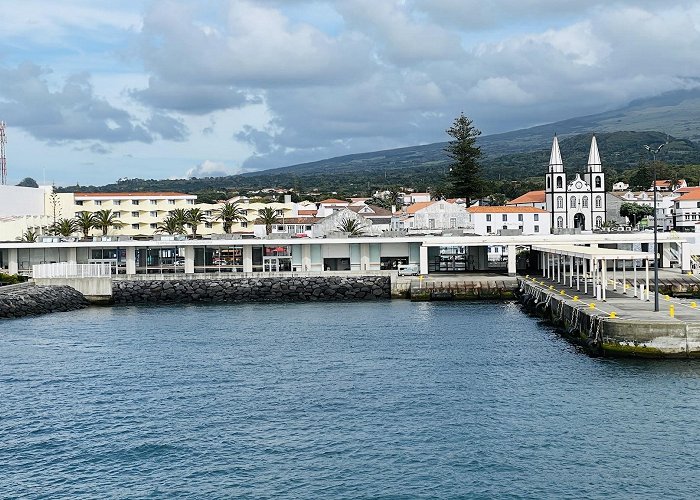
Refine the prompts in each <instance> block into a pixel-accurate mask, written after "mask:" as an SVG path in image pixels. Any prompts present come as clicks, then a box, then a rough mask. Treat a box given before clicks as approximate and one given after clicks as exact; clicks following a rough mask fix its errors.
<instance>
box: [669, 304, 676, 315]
mask: <svg viewBox="0 0 700 500" xmlns="http://www.w3.org/2000/svg"><path fill="white" fill-rule="evenodd" d="M668 315H669V316H671V317H672V318H673V317H675V316H676V307H675V306H674V305H673V304H671V306H670V307H669V308H668Z"/></svg>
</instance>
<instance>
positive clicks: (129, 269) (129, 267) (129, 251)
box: [126, 247, 136, 276]
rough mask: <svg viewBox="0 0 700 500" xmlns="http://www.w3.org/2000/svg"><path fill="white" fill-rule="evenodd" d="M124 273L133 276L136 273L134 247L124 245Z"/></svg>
mask: <svg viewBox="0 0 700 500" xmlns="http://www.w3.org/2000/svg"><path fill="white" fill-rule="evenodd" d="M126 274H127V276H133V275H134V274H136V248H135V247H126Z"/></svg>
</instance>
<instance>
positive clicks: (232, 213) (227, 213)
mask: <svg viewBox="0 0 700 500" xmlns="http://www.w3.org/2000/svg"><path fill="white" fill-rule="evenodd" d="M243 212H244V210H243V209H242V208H241V207H240V205H239V204H238V202H235V203H229V202H226V203H224V204H223V205H222V206H221V207H220V208H217V209H216V210H214V215H215V217H216V219H217V220H220V221H222V222H223V223H224V232H225V233H226V234H229V233H230V232H231V227H232V226H233V224H234V223H236V222H242V221H247V220H248V219H247V218H246V216H245V215H244V214H243Z"/></svg>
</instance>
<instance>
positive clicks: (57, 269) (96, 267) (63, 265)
mask: <svg viewBox="0 0 700 500" xmlns="http://www.w3.org/2000/svg"><path fill="white" fill-rule="evenodd" d="M111 276H112V266H111V265H110V264H109V263H98V264H74V263H72V262H57V263H55V264H35V265H33V266H32V277H33V278H35V279H36V278H109V277H111Z"/></svg>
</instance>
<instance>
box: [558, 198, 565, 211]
mask: <svg viewBox="0 0 700 500" xmlns="http://www.w3.org/2000/svg"><path fill="white" fill-rule="evenodd" d="M557 208H564V197H562V196H557Z"/></svg>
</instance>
